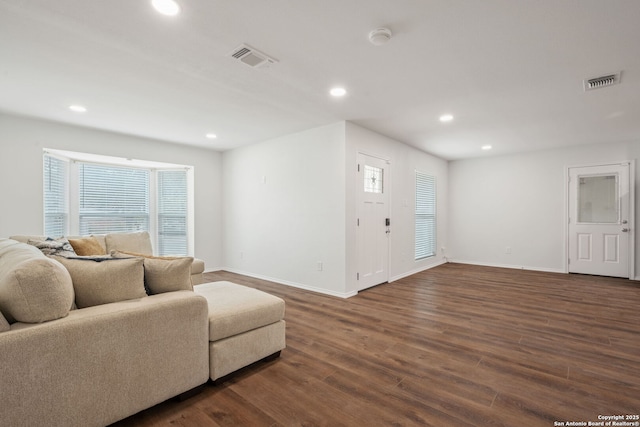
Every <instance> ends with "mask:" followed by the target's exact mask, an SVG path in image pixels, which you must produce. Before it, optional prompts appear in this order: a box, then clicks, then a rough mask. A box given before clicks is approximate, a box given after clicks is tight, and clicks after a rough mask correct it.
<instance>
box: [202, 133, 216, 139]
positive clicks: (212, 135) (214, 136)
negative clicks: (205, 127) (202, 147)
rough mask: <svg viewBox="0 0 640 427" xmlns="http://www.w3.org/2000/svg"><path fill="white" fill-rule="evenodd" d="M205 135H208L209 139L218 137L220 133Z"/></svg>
mask: <svg viewBox="0 0 640 427" xmlns="http://www.w3.org/2000/svg"><path fill="white" fill-rule="evenodd" d="M205 137H207V138H208V139H216V138H217V137H218V135H216V134H215V133H208V134H206V135H205Z"/></svg>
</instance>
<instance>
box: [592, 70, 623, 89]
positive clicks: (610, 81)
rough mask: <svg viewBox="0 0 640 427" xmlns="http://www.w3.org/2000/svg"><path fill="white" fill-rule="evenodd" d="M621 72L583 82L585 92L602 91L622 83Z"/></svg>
mask: <svg viewBox="0 0 640 427" xmlns="http://www.w3.org/2000/svg"><path fill="white" fill-rule="evenodd" d="M620 74H621V72H618V73H614V74H607V75H606V76H600V77H594V78H592V79H585V80H584V81H583V84H584V90H585V92H586V91H588V90H594V89H600V88H603V87H607V86H611V85H615V84H618V83H620Z"/></svg>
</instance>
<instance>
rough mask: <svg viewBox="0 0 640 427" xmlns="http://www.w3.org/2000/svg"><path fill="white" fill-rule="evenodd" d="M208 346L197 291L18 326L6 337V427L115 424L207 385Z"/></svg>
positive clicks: (2, 393)
mask: <svg viewBox="0 0 640 427" xmlns="http://www.w3.org/2000/svg"><path fill="white" fill-rule="evenodd" d="M208 341H209V339H208V321H207V302H206V300H205V299H204V298H203V297H201V296H198V295H196V294H194V293H193V292H190V291H178V292H168V293H164V294H159V295H153V296H149V297H144V298H141V299H137V300H130V301H123V302H117V303H112V304H105V305H99V306H94V307H88V308H84V309H81V310H73V311H71V312H70V313H69V315H68V316H67V317H65V318H63V319H58V320H54V321H51V322H46V323H41V324H35V325H34V324H23V323H14V324H13V325H11V330H10V331H7V332H3V333H0V367H1V369H2V385H1V388H0V401H1V402H2V406H3V410H2V411H0V425H22V424H27V425H48V426H58V425H59V426H91V425H95V426H99V425H107V424H110V423H113V422H115V421H117V420H120V419H122V418H125V417H127V416H129V415H132V414H134V413H136V412H139V411H141V410H143V409H146V408H148V407H151V406H153V405H155V404H157V403H160V402H162V401H164V400H166V399H168V398H170V397H173V396H175V395H178V394H180V393H183V392H185V391H187V390H190V389H192V388H194V387H196V386H198V385H200V384H203V383H205V382H206V381H207V379H208V377H209V365H208V360H209V354H208Z"/></svg>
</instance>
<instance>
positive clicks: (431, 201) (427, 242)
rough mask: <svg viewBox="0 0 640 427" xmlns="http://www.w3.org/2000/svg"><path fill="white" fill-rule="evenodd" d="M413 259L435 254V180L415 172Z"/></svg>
mask: <svg viewBox="0 0 640 427" xmlns="http://www.w3.org/2000/svg"><path fill="white" fill-rule="evenodd" d="M415 222H416V242H415V243H416V247H415V259H416V260H419V259H423V258H427V257H430V256H434V255H435V254H436V179H435V177H433V176H430V175H427V174H424V173H421V172H418V171H416V214H415Z"/></svg>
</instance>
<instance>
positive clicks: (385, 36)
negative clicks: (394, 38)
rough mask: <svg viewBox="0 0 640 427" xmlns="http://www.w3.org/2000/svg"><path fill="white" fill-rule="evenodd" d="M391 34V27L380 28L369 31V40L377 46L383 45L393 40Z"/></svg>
mask: <svg viewBox="0 0 640 427" xmlns="http://www.w3.org/2000/svg"><path fill="white" fill-rule="evenodd" d="M391 35H392V34H391V30H390V29H388V28H378V29H375V30H373V31H371V32H370V33H369V41H370V42H371V43H372V44H374V45H376V46H381V45H383V44H387V43H388V42H389V40H391Z"/></svg>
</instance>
